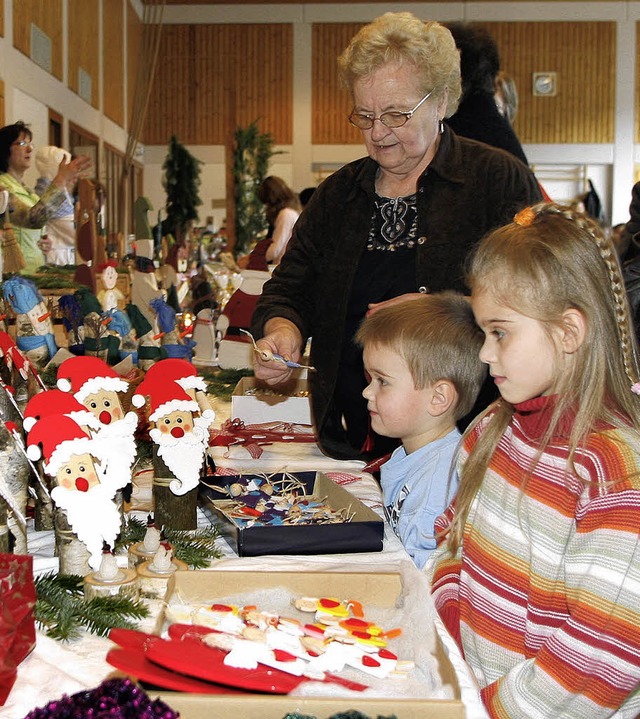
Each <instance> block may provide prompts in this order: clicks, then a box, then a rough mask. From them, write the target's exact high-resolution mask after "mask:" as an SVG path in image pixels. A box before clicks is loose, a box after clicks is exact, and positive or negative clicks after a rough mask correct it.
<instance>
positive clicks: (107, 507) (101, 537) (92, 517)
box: [51, 484, 121, 570]
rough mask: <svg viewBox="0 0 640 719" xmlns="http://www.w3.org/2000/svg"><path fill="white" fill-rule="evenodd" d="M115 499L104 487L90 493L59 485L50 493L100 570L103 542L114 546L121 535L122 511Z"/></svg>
mask: <svg viewBox="0 0 640 719" xmlns="http://www.w3.org/2000/svg"><path fill="white" fill-rule="evenodd" d="M112 496H113V495H112V493H111V490H110V489H109V488H108V487H106V486H105V485H104V484H98V485H96V486H95V487H92V488H91V489H89V490H88V491H87V492H80V491H78V490H77V489H66V488H65V487H59V486H58V487H54V488H53V489H52V490H51V499H52V500H53V502H54V503H55V504H56V506H58V507H60V508H61V509H64V511H65V512H66V513H67V520H68V522H69V525H70V527H71V529H72V530H73V531H74V532H75V534H76V536H77V537H78V539H79V540H80V541H81V542H82V543H83V544H84V545H85V546H86V548H87V550H88V551H89V554H90V555H91V556H90V559H89V565H90V566H91V568H92V569H94V570H97V569H99V568H100V562H101V561H102V543H103V542H106V543H107V544H108V545H110V546H111V547H113V546H114V544H115V541H116V537H117V536H118V534H119V533H120V522H121V519H120V512H119V511H118V508H117V507H116V505H115V504H114V502H113V501H112Z"/></svg>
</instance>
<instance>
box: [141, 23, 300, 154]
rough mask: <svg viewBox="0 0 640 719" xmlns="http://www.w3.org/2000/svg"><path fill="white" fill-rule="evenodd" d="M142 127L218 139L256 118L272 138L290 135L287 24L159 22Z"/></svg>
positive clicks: (196, 140)
mask: <svg viewBox="0 0 640 719" xmlns="http://www.w3.org/2000/svg"><path fill="white" fill-rule="evenodd" d="M162 32H163V35H162V43H161V46H162V49H161V62H160V63H159V65H158V68H157V72H156V77H155V79H154V85H153V90H152V93H151V99H150V102H149V111H148V113H147V121H146V126H145V132H144V142H145V143H147V144H166V143H167V142H168V141H169V139H170V137H171V135H172V134H175V135H176V136H177V137H178V139H179V141H180V142H182V143H185V144H224V143H225V142H226V141H227V139H228V136H229V132H230V130H232V129H233V128H235V127H237V126H244V125H247V124H249V123H251V122H252V121H254V120H258V124H259V127H260V129H261V130H262V131H263V132H269V133H270V134H271V135H272V136H273V138H274V140H275V142H276V143H278V144H291V142H292V140H293V30H292V27H291V25H289V24H263V25H253V24H246V25H244V24H243V25H234V24H229V25H165V26H164V27H163V31H162Z"/></svg>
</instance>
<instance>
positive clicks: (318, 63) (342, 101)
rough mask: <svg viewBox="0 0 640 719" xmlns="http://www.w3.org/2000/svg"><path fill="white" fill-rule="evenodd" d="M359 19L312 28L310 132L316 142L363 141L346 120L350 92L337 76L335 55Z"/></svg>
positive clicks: (354, 30)
mask: <svg viewBox="0 0 640 719" xmlns="http://www.w3.org/2000/svg"><path fill="white" fill-rule="evenodd" d="M361 27H362V23H359V24H356V23H316V24H314V26H313V29H312V53H313V55H312V60H311V62H312V75H313V83H312V95H311V104H312V111H313V119H312V125H311V134H312V138H313V142H314V143H317V144H319V145H332V144H333V145H350V144H362V135H361V133H360V130H358V129H357V128H355V127H353V125H351V124H350V123H349V121H348V120H347V117H348V116H349V113H350V112H351V104H352V103H351V94H350V92H349V91H348V90H347V89H346V88H344V87H342V86H341V85H340V81H339V80H338V64H337V59H338V56H339V55H340V53H341V52H342V51H343V50H344V49H345V47H346V46H347V45H348V44H349V41H350V40H351V38H352V37H353V36H354V35H355V34H356V33H357V32H358V30H359V29H360V28H361Z"/></svg>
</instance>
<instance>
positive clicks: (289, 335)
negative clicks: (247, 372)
mask: <svg viewBox="0 0 640 719" xmlns="http://www.w3.org/2000/svg"><path fill="white" fill-rule="evenodd" d="M264 331H265V335H264V337H263V338H262V339H259V340H258V341H257V342H256V346H257V347H258V349H262V350H267V351H268V352H270V353H272V354H279V355H280V356H281V357H283V358H284V359H285V360H292V361H293V362H298V361H299V360H300V354H301V352H302V335H301V334H300V330H299V329H298V328H297V327H296V326H295V325H294V324H293V322H290V321H289V320H285V319H283V318H282V317H274V318H273V319H271V320H269V321H268V322H267V323H266V325H265V326H264ZM253 369H254V372H255V375H256V377H257V378H258V379H261V380H263V381H264V382H266V384H269V385H278V384H282V383H283V382H286V381H287V380H288V379H289V378H290V377H291V374H292V372H293V369H292V368H291V367H287V366H286V365H285V364H283V363H282V362H277V361H275V360H264V359H262V357H261V356H260V354H259V353H258V352H255V353H254V355H253Z"/></svg>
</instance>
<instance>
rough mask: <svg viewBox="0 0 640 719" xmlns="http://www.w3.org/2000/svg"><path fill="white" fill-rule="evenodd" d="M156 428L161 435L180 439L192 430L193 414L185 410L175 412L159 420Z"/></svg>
mask: <svg viewBox="0 0 640 719" xmlns="http://www.w3.org/2000/svg"><path fill="white" fill-rule="evenodd" d="M156 427H157V428H158V429H159V430H160V432H161V433H162V434H163V435H171V436H172V437H173V438H175V439H181V438H183V437H184V436H185V435H188V433H189V432H191V431H192V429H193V414H192V413H191V412H188V411H185V410H175V411H174V412H170V413H169V414H167V415H165V416H164V417H162V418H161V419H159V420H158V421H157V422H156Z"/></svg>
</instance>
